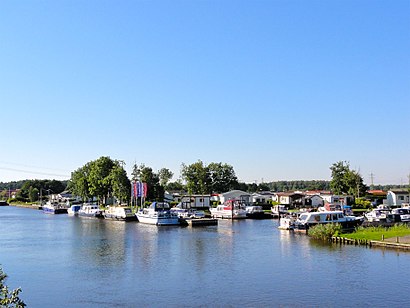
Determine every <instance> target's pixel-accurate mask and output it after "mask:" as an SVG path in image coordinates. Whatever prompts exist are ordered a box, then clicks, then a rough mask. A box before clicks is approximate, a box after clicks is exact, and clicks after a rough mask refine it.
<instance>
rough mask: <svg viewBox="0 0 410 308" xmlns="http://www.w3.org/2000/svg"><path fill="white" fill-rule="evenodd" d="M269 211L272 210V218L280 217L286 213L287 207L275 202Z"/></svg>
mask: <svg viewBox="0 0 410 308" xmlns="http://www.w3.org/2000/svg"><path fill="white" fill-rule="evenodd" d="M271 212H272V216H273V218H280V217H281V216H283V215H287V214H288V213H289V212H288V209H287V208H286V205H284V204H276V205H274V206H272V207H271Z"/></svg>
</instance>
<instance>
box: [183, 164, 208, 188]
mask: <svg viewBox="0 0 410 308" xmlns="http://www.w3.org/2000/svg"><path fill="white" fill-rule="evenodd" d="M181 175H182V178H183V179H184V180H185V182H186V187H187V190H188V193H189V194H206V193H209V192H210V191H211V187H212V185H211V179H210V175H209V169H208V168H207V167H206V166H205V165H204V163H203V162H202V161H201V160H198V161H197V162H196V163H193V164H191V165H189V166H187V165H185V164H182V165H181Z"/></svg>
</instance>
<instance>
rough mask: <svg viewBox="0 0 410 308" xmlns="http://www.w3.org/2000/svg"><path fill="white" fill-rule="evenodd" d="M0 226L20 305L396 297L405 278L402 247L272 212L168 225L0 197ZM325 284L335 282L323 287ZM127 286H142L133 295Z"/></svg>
mask: <svg viewBox="0 0 410 308" xmlns="http://www.w3.org/2000/svg"><path fill="white" fill-rule="evenodd" d="M33 230H35V231H36V232H33ZM0 232H2V234H7V236H3V237H1V238H0V247H1V251H0V252H1V254H0V260H1V264H2V267H3V269H4V270H5V271H6V272H7V274H8V275H9V278H8V283H9V285H10V286H11V287H17V286H20V287H22V290H23V292H22V294H21V296H22V298H24V299H25V301H26V303H27V304H28V306H29V307H55V306H56V305H57V306H58V305H64V306H69V307H112V306H119V307H135V306H142V307H145V306H150V307H151V306H154V307H164V306H167V307H177V306H178V307H181V306H182V307H184V306H189V307H193V306H205V307H209V306H219V307H222V306H230V307H235V306H236V307H239V306H241V307H262V306H263V307H272V306H273V307H275V306H292V307H306V306H318V305H320V306H327V307H332V306H335V305H337V306H338V307H351V306H362V307H363V306H365V307H367V306H380V305H382V303H387V302H388V303H389V305H390V306H392V307H399V306H406V305H407V303H408V301H409V300H410V296H409V295H408V294H407V293H405V294H404V296H397V294H398V293H397V292H399V291H398V290H402V289H407V288H409V287H410V280H409V279H408V272H407V271H403V268H406V266H407V264H408V263H409V262H410V254H409V253H408V252H406V251H401V250H395V249H383V248H377V247H372V248H371V249H370V248H369V247H368V246H359V245H340V244H339V243H323V242H320V241H315V240H312V239H310V238H309V237H308V236H306V235H304V234H299V233H293V232H289V231H282V230H279V229H278V220H276V219H263V220H254V219H244V220H226V219H223V220H218V224H217V225H212V226H202V227H200V228H189V227H188V228H180V227H179V228H176V227H173V226H170V227H167V226H163V227H157V226H154V225H148V224H141V223H135V222H131V223H129V222H125V221H115V220H103V219H82V218H81V217H76V216H68V215H44V214H43V213H42V212H41V211H36V210H34V211H33V210H28V209H25V208H18V207H3V208H1V211H0ZM318 265H319V266H320V270H318ZM302 274H303V279H300V278H298V277H300V276H301V275H302ZM386 281H387V282H388V283H387V284H386V283H385V282H386ZM381 284H384V287H383V292H380V293H375V292H374V290H376V289H378V288H379V287H380V285H381ZM359 286H360V287H359ZM62 288H63V289H64V290H65V292H61V290H62ZM329 289H332V290H338V292H334V294H332V296H331V297H330V296H328V290H329ZM79 290H81V292H79ZM296 290H297V296H295V292H296ZM187 292H188V293H189V294H190V296H189V297H186V294H187ZM89 294H92V296H89ZM113 294H115V296H113ZM130 294H145V295H146V296H143V297H139V298H138V304H137V302H136V298H135V296H130ZM158 294H161V296H158ZM237 294H244V295H246V296H239V297H238V296H237ZM346 294H348V295H349V301H348V302H347V301H345V296H346ZM154 298H155V300H154Z"/></svg>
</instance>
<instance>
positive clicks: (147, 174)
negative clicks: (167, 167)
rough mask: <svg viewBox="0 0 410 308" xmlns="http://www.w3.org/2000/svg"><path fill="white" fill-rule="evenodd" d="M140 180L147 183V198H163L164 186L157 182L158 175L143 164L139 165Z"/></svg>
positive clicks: (160, 199)
mask: <svg viewBox="0 0 410 308" xmlns="http://www.w3.org/2000/svg"><path fill="white" fill-rule="evenodd" d="M140 180H141V182H144V183H147V186H148V194H147V199H148V200H158V201H162V200H164V187H163V186H161V184H160V183H159V176H158V174H157V173H155V172H153V171H152V168H151V167H147V166H145V165H144V164H142V165H141V166H140Z"/></svg>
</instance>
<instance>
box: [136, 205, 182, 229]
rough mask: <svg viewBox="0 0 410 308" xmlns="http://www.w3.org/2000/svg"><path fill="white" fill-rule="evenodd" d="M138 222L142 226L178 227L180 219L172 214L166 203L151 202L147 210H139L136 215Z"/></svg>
mask: <svg viewBox="0 0 410 308" xmlns="http://www.w3.org/2000/svg"><path fill="white" fill-rule="evenodd" d="M135 215H136V217H137V218H138V221H139V222H141V223H143V224H150V225H157V226H172V225H180V218H179V217H178V215H177V214H176V213H172V212H171V210H170V205H169V203H168V202H152V203H151V205H150V206H149V207H147V208H143V209H141V210H139V211H138V212H137V213H136V214H135Z"/></svg>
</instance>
